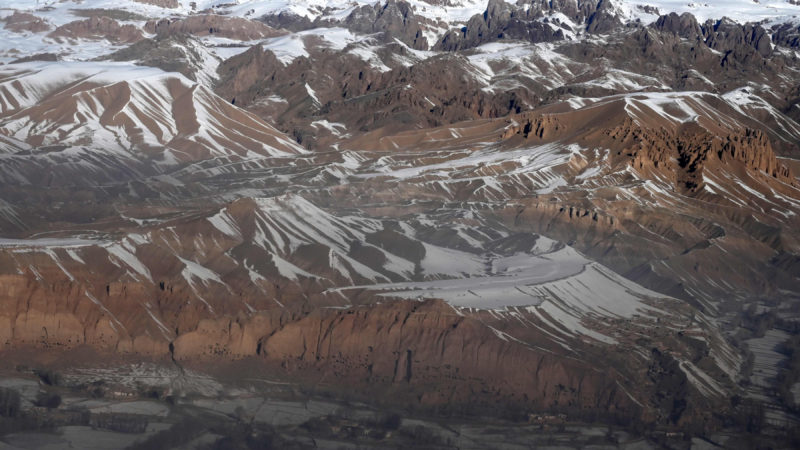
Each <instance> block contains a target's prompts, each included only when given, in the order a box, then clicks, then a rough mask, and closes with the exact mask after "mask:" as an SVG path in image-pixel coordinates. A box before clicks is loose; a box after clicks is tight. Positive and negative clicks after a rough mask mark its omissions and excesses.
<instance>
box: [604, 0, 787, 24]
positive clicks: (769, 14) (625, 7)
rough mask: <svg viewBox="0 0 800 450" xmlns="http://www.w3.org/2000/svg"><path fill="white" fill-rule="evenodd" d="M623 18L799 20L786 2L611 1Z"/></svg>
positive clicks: (716, 0) (740, 0) (780, 0)
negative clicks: (681, 16)
mask: <svg viewBox="0 0 800 450" xmlns="http://www.w3.org/2000/svg"><path fill="white" fill-rule="evenodd" d="M614 3H616V5H617V7H618V8H619V10H620V11H621V12H622V14H623V16H624V17H626V18H628V19H632V20H635V19H640V20H641V21H642V22H643V23H650V22H653V21H654V20H656V19H657V18H658V16H659V15H663V14H669V13H671V12H674V13H678V14H682V13H687V12H688V13H691V14H693V15H694V16H695V17H696V18H697V21H698V22H701V23H702V22H704V21H706V20H708V19H721V18H723V17H728V18H730V19H732V20H734V21H736V22H740V23H745V22H762V21H766V22H786V21H796V20H800V5H796V4H792V3H790V2H789V1H788V0H761V1H759V0H714V1H689V0H614Z"/></svg>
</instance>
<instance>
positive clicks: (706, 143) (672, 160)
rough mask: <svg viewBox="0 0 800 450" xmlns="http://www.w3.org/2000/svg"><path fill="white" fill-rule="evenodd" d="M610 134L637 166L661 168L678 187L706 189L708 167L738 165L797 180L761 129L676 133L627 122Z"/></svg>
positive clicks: (774, 176)
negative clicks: (724, 133) (705, 178)
mask: <svg viewBox="0 0 800 450" xmlns="http://www.w3.org/2000/svg"><path fill="white" fill-rule="evenodd" d="M608 135H609V137H610V138H611V139H612V140H613V141H615V142H616V143H617V145H618V146H619V147H618V148H620V149H621V152H623V153H625V154H626V155H628V156H629V157H630V158H631V165H632V166H633V167H634V168H636V169H637V170H642V171H643V172H644V173H647V172H648V171H650V170H658V171H659V172H661V173H662V174H663V175H664V176H666V177H667V178H668V179H672V180H674V182H675V183H676V185H677V187H680V188H682V189H687V190H688V191H691V192H697V191H698V190H699V189H701V188H702V185H703V171H704V170H705V169H706V167H711V168H712V170H713V169H715V168H717V167H720V166H735V165H737V164H741V165H742V166H744V167H745V168H746V169H748V170H751V171H754V172H757V173H763V174H764V175H766V176H768V177H772V178H775V179H777V180H779V181H781V182H783V183H787V184H790V185H791V184H796V183H797V180H796V179H795V177H794V175H793V174H792V173H791V170H790V169H789V168H788V167H787V166H786V165H784V164H782V163H780V162H779V161H778V159H777V157H776V155H775V152H774V151H773V149H772V145H771V143H770V141H769V139H767V137H766V135H765V134H764V133H763V132H761V131H757V130H752V129H745V130H743V131H742V132H741V133H733V134H729V135H727V136H715V135H713V134H711V133H709V132H708V131H706V130H702V129H700V128H699V127H697V128H695V129H694V130H692V131H689V130H684V131H683V132H682V133H681V134H677V135H675V134H671V133H669V132H667V131H665V130H660V131H656V130H645V129H642V128H640V127H638V126H635V125H634V124H633V122H632V121H627V122H626V124H624V125H622V126H619V127H616V128H614V129H613V130H610V131H609V132H608ZM612 148H613V147H612Z"/></svg>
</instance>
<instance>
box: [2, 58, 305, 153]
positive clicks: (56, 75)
mask: <svg viewBox="0 0 800 450" xmlns="http://www.w3.org/2000/svg"><path fill="white" fill-rule="evenodd" d="M0 133H1V134H3V135H5V136H7V137H9V138H11V139H13V140H16V141H18V142H21V143H22V142H24V143H25V144H26V145H27V146H30V148H31V149H32V150H33V152H34V154H36V153H37V150H36V149H37V148H40V147H48V148H51V149H52V148H54V146H58V147H59V148H61V149H62V150H61V152H63V155H67V154H68V153H71V152H83V151H89V152H96V153H98V155H99V156H100V157H101V158H108V157H112V155H117V156H115V157H130V158H134V157H135V158H147V159H152V160H154V161H155V162H156V163H158V164H161V165H175V164H181V163H186V162H191V161H197V160H201V159H209V158H214V157H221V156H225V157H231V156H236V157H239V158H244V159H251V158H257V157H266V156H279V155H289V154H296V153H302V152H303V151H304V150H303V149H302V148H301V147H299V146H297V145H296V144H295V143H294V142H292V141H291V140H290V139H288V138H286V137H285V136H283V135H282V133H280V132H279V131H277V130H276V129H274V128H273V127H272V126H270V125H268V124H266V123H265V122H264V121H262V120H261V119H259V118H258V117H256V116H254V115H252V114H250V113H248V112H246V111H244V110H241V109H238V108H236V107H235V106H233V105H231V104H230V103H229V102H227V101H225V100H223V99H221V98H219V97H218V96H216V95H215V94H214V93H213V92H211V91H210V90H209V89H208V88H205V87H203V86H200V85H198V84H197V83H194V82H192V81H190V80H188V79H187V78H185V77H184V76H182V75H180V74H178V73H167V72H163V71H161V70H159V69H153V68H146V67H141V66H134V65H131V64H127V63H26V64H14V65H9V66H6V67H4V68H2V69H0ZM49 153H51V154H52V151H51V152H49Z"/></svg>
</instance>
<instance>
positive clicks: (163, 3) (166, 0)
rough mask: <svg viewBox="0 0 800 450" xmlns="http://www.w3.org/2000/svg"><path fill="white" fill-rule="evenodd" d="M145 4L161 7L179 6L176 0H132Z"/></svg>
mask: <svg viewBox="0 0 800 450" xmlns="http://www.w3.org/2000/svg"><path fill="white" fill-rule="evenodd" d="M133 1H135V2H139V3H144V4H146V5H154V6H160V7H162V8H177V7H179V6H180V3H178V0H133Z"/></svg>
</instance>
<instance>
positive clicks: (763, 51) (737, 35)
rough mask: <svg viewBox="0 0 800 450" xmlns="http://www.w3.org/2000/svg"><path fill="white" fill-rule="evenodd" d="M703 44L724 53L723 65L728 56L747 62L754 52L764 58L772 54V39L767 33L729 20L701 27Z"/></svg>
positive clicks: (709, 22) (754, 25)
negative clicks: (703, 38)
mask: <svg viewBox="0 0 800 450" xmlns="http://www.w3.org/2000/svg"><path fill="white" fill-rule="evenodd" d="M703 34H704V37H705V43H706V45H708V47H709V48H712V49H714V50H717V51H719V52H723V53H725V57H724V58H723V65H724V64H725V63H726V62H727V60H728V57H729V55H731V54H732V56H733V58H735V59H737V60H740V61H744V62H747V61H749V60H751V59H752V56H751V54H752V53H753V52H754V53H755V54H757V55H759V56H760V57H762V58H764V57H767V56H769V55H770V54H771V53H772V45H771V44H772V42H771V41H772V39H771V37H770V35H769V33H767V31H766V30H765V29H764V28H763V27H761V26H760V25H757V24H751V23H747V24H744V25H740V24H738V23H736V22H732V21H729V20H725V19H723V20H719V21H717V22H713V21H708V22H706V23H705V24H704V25H703Z"/></svg>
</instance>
